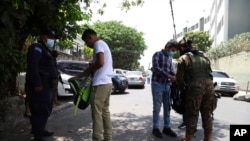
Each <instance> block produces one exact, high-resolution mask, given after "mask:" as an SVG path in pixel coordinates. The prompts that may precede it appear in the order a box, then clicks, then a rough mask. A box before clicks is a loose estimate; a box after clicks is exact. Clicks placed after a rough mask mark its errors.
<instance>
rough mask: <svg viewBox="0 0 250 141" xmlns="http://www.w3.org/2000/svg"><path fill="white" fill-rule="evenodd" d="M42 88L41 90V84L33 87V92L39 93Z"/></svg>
mask: <svg viewBox="0 0 250 141" xmlns="http://www.w3.org/2000/svg"><path fill="white" fill-rule="evenodd" d="M42 90H43V86H42V85H40V86H36V87H35V92H36V93H40V92H41V91H42Z"/></svg>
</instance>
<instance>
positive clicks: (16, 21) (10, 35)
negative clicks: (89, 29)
mask: <svg viewBox="0 0 250 141" xmlns="http://www.w3.org/2000/svg"><path fill="white" fill-rule="evenodd" d="M99 1H100V0H95V1H91V0H1V1H0V33H1V34H0V76H1V77H0V78H1V82H0V102H1V100H2V99H3V97H5V96H9V95H13V94H14V95H15V94H16V91H15V88H16V86H15V85H16V76H17V73H18V72H21V71H24V70H25V64H26V63H25V62H26V57H25V54H24V53H23V51H22V50H26V49H27V45H25V42H26V41H27V38H28V37H31V38H35V37H39V35H40V30H41V29H43V28H51V29H54V30H55V31H56V33H57V35H58V37H59V39H60V41H61V44H60V45H61V46H62V48H67V47H69V48H70V47H72V40H73V39H75V38H76V35H77V33H81V32H82V29H81V25H79V24H78V22H79V21H89V20H90V19H91V16H92V13H93V12H92V10H91V9H90V7H91V3H95V2H99ZM135 1H138V0H135ZM138 2H139V1H138ZM81 4H84V6H81ZM138 4H139V3H138ZM104 7H105V5H103V8H104ZM128 7H129V6H128ZM23 48H24V49H23Z"/></svg>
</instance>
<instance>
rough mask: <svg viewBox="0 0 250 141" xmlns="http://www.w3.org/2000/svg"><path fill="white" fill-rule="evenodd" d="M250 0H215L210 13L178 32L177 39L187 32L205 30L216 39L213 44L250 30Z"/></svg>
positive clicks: (215, 44)
mask: <svg viewBox="0 0 250 141" xmlns="http://www.w3.org/2000/svg"><path fill="white" fill-rule="evenodd" d="M249 6H250V0H213V2H212V5H211V8H210V13H209V15H207V16H206V17H201V18H200V19H197V21H191V22H190V23H191V25H190V26H186V27H183V28H182V31H179V32H177V35H176V36H177V40H180V39H182V37H183V36H184V34H185V33H186V32H191V31H193V32H195V31H205V32H207V33H209V35H210V38H211V39H213V40H214V42H213V45H212V46H217V45H219V44H220V43H221V42H224V41H228V40H229V39H231V38H233V37H234V36H235V35H237V34H241V33H244V32H250V23H249V22H250V8H249Z"/></svg>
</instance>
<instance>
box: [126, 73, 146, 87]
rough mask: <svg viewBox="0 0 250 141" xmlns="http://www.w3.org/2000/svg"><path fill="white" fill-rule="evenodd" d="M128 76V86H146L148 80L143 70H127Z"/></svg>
mask: <svg viewBox="0 0 250 141" xmlns="http://www.w3.org/2000/svg"><path fill="white" fill-rule="evenodd" d="M126 77H127V79H128V86H139V87H141V88H144V85H145V81H146V80H145V78H144V77H143V74H142V72H141V71H126Z"/></svg>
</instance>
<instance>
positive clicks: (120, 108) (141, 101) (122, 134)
mask: <svg viewBox="0 0 250 141" xmlns="http://www.w3.org/2000/svg"><path fill="white" fill-rule="evenodd" d="M237 108H240V109H242V110H240V111H239V110H238V109H237ZM249 109H250V104H249V103H246V102H242V101H234V100H232V99H231V98H229V97H223V98H222V99H220V100H219V105H218V109H217V110H216V112H215V120H214V130H213V141H229V123H237V124H240V123H242V124H246V123H247V124H250V123H249V122H250V120H249V118H248V117H249V116H248V117H246V116H242V115H241V114H244V115H249V113H250V112H249ZM110 110H111V113H112V117H111V118H112V126H113V140H114V141H157V140H168V141H177V140H178V139H180V138H181V137H182V136H183V135H184V132H185V131H184V130H183V129H178V128H177V126H178V125H179V124H180V123H181V115H179V114H176V113H175V112H174V111H171V123H172V128H173V130H174V131H176V132H177V134H178V138H172V137H168V136H164V138H163V139H156V138H155V137H153V136H152V134H151V131H152V122H151V121H152V97H151V92H150V85H146V87H145V89H128V90H127V91H126V92H125V93H123V94H113V95H112V96H111V103H110ZM73 111H74V105H73V104H72V102H68V103H65V104H63V105H61V106H58V107H56V108H55V109H54V114H52V116H51V117H50V119H49V122H48V129H51V130H53V131H55V135H54V137H50V138H48V141H90V140H91V133H92V130H91V126H92V123H91V117H90V110H89V108H88V109H86V110H78V114H77V116H75V117H74V116H73ZM234 111H238V112H237V113H236V114H233V113H234ZM246 121H247V122H246ZM201 127H202V125H201V121H200V120H199V123H198V131H197V133H196V137H195V138H194V141H200V140H202V139H203V130H202V128H201ZM29 131H30V125H29V123H28V120H27V122H26V123H24V124H22V125H20V126H18V127H17V128H16V129H13V131H12V132H8V133H7V134H5V136H4V137H1V141H2V140H3V141H16V140H18V141H29V140H32V136H31V135H30V133H29Z"/></svg>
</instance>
